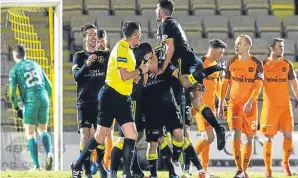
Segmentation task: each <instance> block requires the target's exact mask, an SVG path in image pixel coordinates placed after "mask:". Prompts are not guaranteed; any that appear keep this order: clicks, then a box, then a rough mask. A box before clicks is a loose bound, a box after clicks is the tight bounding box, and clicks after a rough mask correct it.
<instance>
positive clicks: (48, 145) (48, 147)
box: [37, 124, 54, 170]
mask: <svg viewBox="0 0 298 178" xmlns="http://www.w3.org/2000/svg"><path fill="white" fill-rule="evenodd" d="M47 127H48V124H39V125H38V126H37V128H38V132H39V135H40V138H41V140H42V144H43V146H44V148H45V151H46V170H51V169H52V167H53V161H54V159H53V153H52V141H51V136H50V134H49V133H48V132H47Z"/></svg>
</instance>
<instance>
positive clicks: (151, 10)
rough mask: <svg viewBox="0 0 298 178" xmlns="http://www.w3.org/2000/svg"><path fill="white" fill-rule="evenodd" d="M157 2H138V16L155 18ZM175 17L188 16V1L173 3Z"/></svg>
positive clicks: (146, 0) (139, 0)
mask: <svg viewBox="0 0 298 178" xmlns="http://www.w3.org/2000/svg"><path fill="white" fill-rule="evenodd" d="M156 5H157V1H156V0H138V7H139V11H140V14H142V15H148V16H149V17H151V16H155V9H156ZM174 14H175V15H177V14H179V15H188V14H189V3H188V0H179V1H175V12H174Z"/></svg>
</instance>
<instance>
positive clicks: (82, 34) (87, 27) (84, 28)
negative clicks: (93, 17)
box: [81, 23, 97, 38]
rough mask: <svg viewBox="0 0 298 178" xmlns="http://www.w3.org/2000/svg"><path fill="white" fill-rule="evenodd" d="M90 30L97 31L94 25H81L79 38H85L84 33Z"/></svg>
mask: <svg viewBox="0 0 298 178" xmlns="http://www.w3.org/2000/svg"><path fill="white" fill-rule="evenodd" d="M91 28H94V29H97V28H96V26H95V25H94V24H91V23H86V24H85V25H83V26H82V27H81V36H82V38H85V37H86V31H87V30H89V29H91Z"/></svg>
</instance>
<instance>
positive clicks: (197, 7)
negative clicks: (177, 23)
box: [190, 0, 216, 16]
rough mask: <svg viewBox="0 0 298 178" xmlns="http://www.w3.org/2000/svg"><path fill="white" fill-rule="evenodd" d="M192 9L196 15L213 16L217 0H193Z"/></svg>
mask: <svg viewBox="0 0 298 178" xmlns="http://www.w3.org/2000/svg"><path fill="white" fill-rule="evenodd" d="M190 3H191V5H190V7H191V11H192V12H193V13H194V14H195V15H196V16H213V15H215V13H216V2H215V0H191V1H190Z"/></svg>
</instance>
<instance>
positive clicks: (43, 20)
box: [1, 0, 62, 170]
mask: <svg viewBox="0 0 298 178" xmlns="http://www.w3.org/2000/svg"><path fill="white" fill-rule="evenodd" d="M15 2H16V1H15ZM26 2H27V1H21V2H20V3H23V5H22V6H23V7H17V5H19V6H20V4H17V3H15V4H8V5H7V6H6V7H3V6H2V8H1V132H2V134H1V135H2V136H1V155H2V159H1V169H2V170H28V169H30V168H31V167H32V161H31V158H30V154H29V151H28V148H27V139H26V137H25V132H24V127H23V120H22V119H20V118H17V115H16V112H15V111H14V110H13V108H12V103H11V101H10V96H9V80H8V75H9V70H10V69H11V68H12V67H13V65H14V64H15V62H14V60H13V58H12V55H11V49H12V47H13V46H14V45H16V44H24V45H25V46H26V49H27V55H26V58H27V59H30V60H33V61H35V62H37V63H38V64H39V65H40V66H41V67H42V69H43V70H44V71H45V73H46V74H47V76H48V78H49V79H50V81H51V84H52V87H53V88H52V92H53V93H52V96H53V97H51V101H50V102H51V104H50V106H51V107H50V120H49V123H48V132H49V133H50V134H51V136H52V144H53V148H54V149H53V153H54V155H55V156H56V158H55V170H57V169H60V168H59V167H60V165H61V164H62V161H58V160H59V159H60V158H61V160H62V154H60V153H58V152H60V142H59V140H57V138H58V137H55V136H54V135H55V134H56V133H57V134H58V135H60V134H62V131H61V132H60V133H59V130H60V128H59V127H57V125H60V124H61V123H60V122H62V121H61V120H59V119H57V118H58V117H57V116H59V115H62V114H59V113H57V112H59V111H56V116H55V110H56V109H55V108H57V105H59V106H60V107H61V104H60V103H59V100H57V98H56V97H57V93H59V91H57V87H55V85H56V83H57V82H59V77H57V76H56V75H57V74H58V75H59V71H58V70H57V69H58V67H57V65H58V64H56V66H55V65H54V61H57V63H59V62H58V61H59V60H58V59H59V58H61V56H62V55H56V54H59V53H61V50H60V51H58V50H57V49H55V46H54V43H55V42H56V41H57V40H58V39H57V34H55V33H54V32H57V33H60V32H59V31H58V30H57V29H58V28H57V25H56V28H55V27H54V20H59V18H57V17H55V15H56V16H57V14H55V11H54V10H53V7H51V5H50V4H49V5H48V6H47V7H38V5H37V4H34V2H33V3H30V4H27V3H26ZM52 2H54V1H52ZM57 2H58V3H59V0H57ZM4 3H5V2H4ZM45 4H46V3H45ZM26 5H28V7H26ZM30 6H31V7H30ZM32 6H34V7H32ZM60 20H61V19H60ZM54 28H55V30H54ZM55 35H56V36H55ZM58 36H59V35H58ZM55 38H56V39H55ZM58 46H60V45H58ZM61 54H62V53H61ZM55 56H56V57H55ZM60 60H61V59H60ZM55 67H56V69H55ZM60 68H61V67H60ZM54 73H55V74H56V75H54ZM61 73H62V72H61ZM60 82H61V81H60ZM58 90H60V89H59V88H58ZM17 96H18V100H19V107H20V108H22V102H21V99H20V96H19V92H18V91H17ZM57 101H58V102H57ZM60 112H62V110H61V111H60ZM60 119H62V117H60ZM61 125H62V124H61ZM54 132H56V133H55V134H54ZM36 138H37V142H38V158H39V161H40V165H41V168H42V169H44V167H45V158H46V157H45V156H46V154H45V150H44V147H43V145H42V144H41V140H40V137H39V135H38V132H37V131H36Z"/></svg>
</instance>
